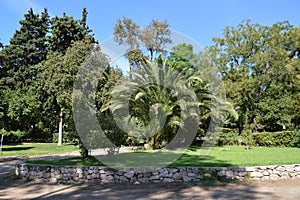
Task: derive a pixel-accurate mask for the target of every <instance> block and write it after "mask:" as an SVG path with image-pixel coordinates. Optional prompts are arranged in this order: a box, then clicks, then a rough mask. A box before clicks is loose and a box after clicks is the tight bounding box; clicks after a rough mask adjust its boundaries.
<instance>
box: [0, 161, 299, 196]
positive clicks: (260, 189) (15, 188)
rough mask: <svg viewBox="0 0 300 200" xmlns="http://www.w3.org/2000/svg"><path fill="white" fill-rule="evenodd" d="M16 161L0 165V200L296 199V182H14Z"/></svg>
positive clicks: (295, 180)
mask: <svg viewBox="0 0 300 200" xmlns="http://www.w3.org/2000/svg"><path fill="white" fill-rule="evenodd" d="M17 162H19V160H10V161H4V162H0V199H64V200H66V199H72V200H73V199H109V200H123V199H128V200H131V199H138V200H155V199H183V200H190V199H197V200H200V199H250V200H251V199H272V200H276V199H284V200H288V199H293V200H294V199H299V196H300V179H293V180H280V181H257V182H251V183H247V184H241V183H240V184H232V183H230V184H227V185H224V186H193V185H189V184H186V183H169V184H140V185H132V184H113V185H112V184H103V185H101V184H100V183H93V184H82V185H50V184H40V183H35V182H23V181H21V180H17V179H14V176H13V174H14V169H15V164H16V163H17Z"/></svg>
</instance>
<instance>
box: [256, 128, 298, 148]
mask: <svg viewBox="0 0 300 200" xmlns="http://www.w3.org/2000/svg"><path fill="white" fill-rule="evenodd" d="M253 140H254V142H255V144H256V145H257V146H268V147H273V146H282V147H299V146H300V145H299V142H300V134H299V133H298V132H297V131H280V132H261V133H253Z"/></svg>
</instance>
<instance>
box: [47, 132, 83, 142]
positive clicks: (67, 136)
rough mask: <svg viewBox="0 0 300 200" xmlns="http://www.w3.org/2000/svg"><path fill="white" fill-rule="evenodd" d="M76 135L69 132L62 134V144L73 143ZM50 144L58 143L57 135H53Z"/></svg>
mask: <svg viewBox="0 0 300 200" xmlns="http://www.w3.org/2000/svg"><path fill="white" fill-rule="evenodd" d="M77 138H78V135H77V133H76V132H73V131H70V132H63V142H64V143H73V142H75V141H76V140H77ZM52 142H53V143H57V142H58V133H54V134H53V137H52Z"/></svg>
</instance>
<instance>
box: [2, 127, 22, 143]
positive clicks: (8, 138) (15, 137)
mask: <svg viewBox="0 0 300 200" xmlns="http://www.w3.org/2000/svg"><path fill="white" fill-rule="evenodd" d="M0 135H3V144H5V145H13V144H20V143H21V142H22V138H23V137H24V136H26V135H27V132H25V131H20V130H17V131H5V130H0Z"/></svg>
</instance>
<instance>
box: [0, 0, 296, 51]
mask: <svg viewBox="0 0 300 200" xmlns="http://www.w3.org/2000/svg"><path fill="white" fill-rule="evenodd" d="M299 2H300V1H298V0H284V1H283V0H282V1H278V0H273V1H271V0H265V1H263V0H252V1H247V0H244V1H243V0H210V1H204V0H203V1H201V0H184V1H176V0H151V1H145V0H123V1H122V0H119V1H117V0H106V1H96V0H77V1H66V0H40V1H38V0H1V1H0V6H1V14H0V15H1V17H0V24H1V30H0V39H1V42H2V43H4V44H8V42H9V38H11V37H12V35H13V34H14V32H15V30H16V29H18V28H19V23H18V22H19V20H21V19H23V15H24V13H26V12H27V10H28V9H29V8H30V7H33V9H34V11H35V12H40V11H42V9H43V8H44V7H46V8H48V10H49V13H50V15H51V16H52V17H53V16H55V15H59V16H61V15H62V13H63V12H66V13H67V15H72V16H74V17H75V18H80V17H81V11H82V8H83V7H87V10H88V12H89V14H88V25H89V26H90V28H91V29H92V30H93V31H94V33H95V36H96V38H97V39H98V40H99V41H100V43H101V42H102V41H104V40H105V39H107V38H109V37H110V36H112V34H113V26H114V23H115V21H116V20H117V19H118V18H121V17H122V16H126V17H129V18H132V19H133V20H134V21H135V22H136V23H137V24H139V25H141V26H144V25H147V24H148V23H149V22H150V21H151V20H152V19H157V20H167V21H168V22H169V24H170V25H171V28H172V29H174V30H176V31H179V32H182V33H184V34H186V35H188V36H189V37H191V38H193V39H194V40H196V41H197V42H198V43H199V44H200V45H202V46H207V45H210V44H212V43H211V39H212V38H213V37H220V36H221V35H222V30H223V29H224V28H225V27H226V26H236V25H237V24H238V23H240V22H241V21H242V20H246V19H251V20H252V22H254V23H260V24H263V25H271V24H273V23H276V22H278V21H283V20H289V21H290V23H291V24H293V25H294V26H299V25H300V12H299V8H300V3H299Z"/></svg>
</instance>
